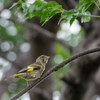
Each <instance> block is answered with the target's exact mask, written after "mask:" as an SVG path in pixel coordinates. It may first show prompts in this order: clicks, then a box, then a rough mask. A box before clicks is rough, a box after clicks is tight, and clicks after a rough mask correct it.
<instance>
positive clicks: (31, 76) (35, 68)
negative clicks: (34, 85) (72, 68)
mask: <svg viewBox="0 0 100 100" xmlns="http://www.w3.org/2000/svg"><path fill="white" fill-rule="evenodd" d="M49 58H50V57H49V56H46V55H41V56H39V57H38V58H37V59H36V62H34V63H33V64H31V65H29V66H28V67H27V68H24V69H22V70H20V71H19V72H18V73H17V74H14V75H13V76H11V77H10V78H24V79H26V80H27V81H29V80H36V79H38V78H40V76H41V75H42V73H43V72H44V70H45V66H46V64H47V62H48V59H49Z"/></svg>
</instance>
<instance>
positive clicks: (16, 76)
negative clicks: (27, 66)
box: [10, 73, 22, 79]
mask: <svg viewBox="0 0 100 100" xmlns="http://www.w3.org/2000/svg"><path fill="white" fill-rule="evenodd" d="M21 76H22V73H18V74H14V75H13V76H10V78H12V79H13V78H19V77H21Z"/></svg>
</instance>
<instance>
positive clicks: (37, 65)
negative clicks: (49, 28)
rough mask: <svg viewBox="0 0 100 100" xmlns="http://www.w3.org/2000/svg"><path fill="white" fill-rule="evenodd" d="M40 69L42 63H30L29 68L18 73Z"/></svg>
mask: <svg viewBox="0 0 100 100" xmlns="http://www.w3.org/2000/svg"><path fill="white" fill-rule="evenodd" d="M39 69H40V65H39V64H35V63H34V64H31V65H29V66H28V67H27V68H23V69H21V70H20V71H19V72H18V73H25V72H30V71H35V70H39Z"/></svg>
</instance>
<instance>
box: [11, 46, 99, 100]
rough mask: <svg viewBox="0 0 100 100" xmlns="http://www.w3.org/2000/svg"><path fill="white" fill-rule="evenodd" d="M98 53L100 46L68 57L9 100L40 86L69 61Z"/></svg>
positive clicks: (13, 99) (14, 99)
mask: <svg viewBox="0 0 100 100" xmlns="http://www.w3.org/2000/svg"><path fill="white" fill-rule="evenodd" d="M99 51H100V46H99V47H96V48H94V49H90V50H86V51H83V52H81V53H78V54H76V55H74V56H72V57H70V58H69V59H66V60H65V61H63V62H62V63H60V64H58V65H57V66H55V67H52V68H51V69H50V70H48V71H47V72H46V73H45V74H43V75H42V76H41V77H40V78H39V79H37V80H36V81H35V82H33V83H32V84H30V85H28V86H27V87H26V88H25V89H24V90H22V91H21V92H19V93H18V94H17V95H15V96H14V97H12V98H11V99H10V100H16V99H17V98H19V97H20V96H22V95H23V94H24V93H26V92H27V91H29V90H30V89H31V88H33V87H36V86H37V85H38V84H40V83H41V82H42V81H43V80H45V79H46V78H47V77H48V76H50V75H51V74H52V73H53V72H55V71H57V70H59V69H60V68H62V67H64V66H65V65H66V64H68V63H70V62H71V61H73V60H75V59H77V58H79V57H81V56H84V55H87V54H90V53H94V52H99Z"/></svg>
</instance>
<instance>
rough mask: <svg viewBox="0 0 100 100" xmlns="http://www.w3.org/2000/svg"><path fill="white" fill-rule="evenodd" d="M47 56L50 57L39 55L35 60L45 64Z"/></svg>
mask: <svg viewBox="0 0 100 100" xmlns="http://www.w3.org/2000/svg"><path fill="white" fill-rule="evenodd" d="M49 58H50V57H49V56H46V55H41V56H39V57H38V58H37V59H36V62H40V63H42V64H44V65H45V64H46V63H47V62H48V59H49Z"/></svg>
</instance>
